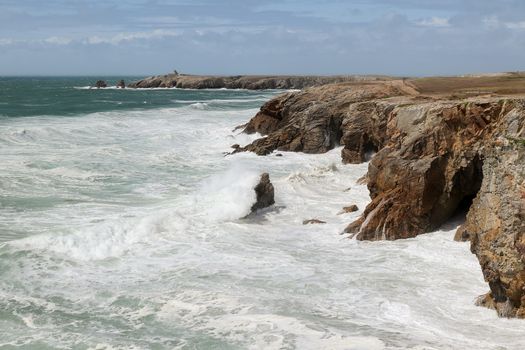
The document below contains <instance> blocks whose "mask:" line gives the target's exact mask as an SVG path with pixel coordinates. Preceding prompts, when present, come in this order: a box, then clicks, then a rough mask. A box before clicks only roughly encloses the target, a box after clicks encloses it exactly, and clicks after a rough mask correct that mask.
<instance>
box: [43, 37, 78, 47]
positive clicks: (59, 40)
mask: <svg viewBox="0 0 525 350" xmlns="http://www.w3.org/2000/svg"><path fill="white" fill-rule="evenodd" d="M72 41H73V40H72V39H69V38H64V37H58V36H52V37H49V38H46V39H44V40H43V42H45V43H47V44H51V45H69V44H71V42H72Z"/></svg>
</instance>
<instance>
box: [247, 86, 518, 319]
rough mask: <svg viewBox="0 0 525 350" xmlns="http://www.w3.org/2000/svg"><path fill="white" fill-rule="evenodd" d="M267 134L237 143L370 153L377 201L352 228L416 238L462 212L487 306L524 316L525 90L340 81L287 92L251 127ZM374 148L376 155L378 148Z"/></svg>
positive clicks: (365, 235) (364, 156) (348, 155)
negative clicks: (510, 92) (440, 91)
mask: <svg viewBox="0 0 525 350" xmlns="http://www.w3.org/2000/svg"><path fill="white" fill-rule="evenodd" d="M244 130H245V131H246V132H248V133H252V132H260V133H261V134H263V135H265V136H266V137H264V138H261V139H258V140H256V141H254V142H253V143H251V144H249V145H246V146H244V147H239V148H237V151H252V152H255V153H257V154H259V155H265V154H269V153H271V152H272V151H274V150H286V151H300V152H305V153H323V152H326V151H328V150H330V149H332V148H333V147H335V146H338V145H343V146H344V147H343V149H342V161H343V162H344V163H359V162H363V161H367V160H369V159H370V158H371V159H370V163H369V170H368V174H367V184H368V188H369V190H370V196H371V202H370V204H369V205H368V206H367V207H366V209H365V210H364V212H363V214H362V216H361V217H360V218H359V219H358V220H357V221H355V222H353V223H351V224H350V225H348V227H347V228H346V230H345V231H346V232H348V233H351V234H352V235H353V236H354V237H356V238H357V239H359V240H393V239H400V238H410V237H415V236H416V235H419V234H422V233H425V232H429V231H432V230H435V229H437V228H439V227H440V225H442V224H443V223H444V222H446V221H447V220H448V219H449V218H451V217H452V216H454V215H456V214H457V213H458V212H461V211H463V212H465V213H467V212H468V214H467V220H466V223H465V224H464V225H462V226H461V227H460V228H459V230H458V233H457V237H458V238H460V239H461V240H470V241H471V249H472V252H473V253H474V254H476V256H477V258H478V259H479V262H480V265H481V269H482V271H483V275H484V277H485V279H486V281H487V282H488V284H489V287H490V290H491V292H490V293H489V294H487V295H486V296H484V297H483V298H482V299H483V301H482V302H481V304H483V305H491V306H493V307H494V308H496V310H498V313H499V314H500V315H501V316H517V317H525V220H524V219H525V167H524V166H523V164H525V141H523V138H524V137H525V98H524V97H522V96H498V95H494V94H493V95H484V96H475V97H469V98H457V96H455V95H454V96H451V95H439V96H437V95H425V94H422V93H421V92H420V90H418V86H417V84H416V83H413V82H407V81H390V82H367V83H361V84H357V83H340V84H331V85H325V86H320V87H315V88H310V89H306V90H304V91H301V92H295V93H287V94H283V95H281V96H278V97H276V98H275V99H273V100H271V101H269V102H268V103H266V104H265V105H264V106H263V107H262V108H261V111H260V112H259V113H258V114H257V115H256V116H255V117H254V118H252V120H250V122H249V123H248V124H246V125H245V126H244ZM373 154H375V155H374V156H373V157H372V155H373Z"/></svg>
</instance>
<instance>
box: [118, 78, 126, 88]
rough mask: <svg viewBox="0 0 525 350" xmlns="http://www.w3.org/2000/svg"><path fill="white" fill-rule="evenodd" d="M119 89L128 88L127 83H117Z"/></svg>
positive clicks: (121, 81) (122, 81)
mask: <svg viewBox="0 0 525 350" xmlns="http://www.w3.org/2000/svg"><path fill="white" fill-rule="evenodd" d="M117 88H118V89H125V88H126V82H125V81H124V80H120V81H119V82H118V83H117Z"/></svg>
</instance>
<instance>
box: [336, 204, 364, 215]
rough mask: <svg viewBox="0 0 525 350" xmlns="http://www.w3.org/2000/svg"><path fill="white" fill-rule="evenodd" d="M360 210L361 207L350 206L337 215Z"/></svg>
mask: <svg viewBox="0 0 525 350" xmlns="http://www.w3.org/2000/svg"><path fill="white" fill-rule="evenodd" d="M358 210H359V207H358V206H357V205H355V204H352V205H349V206H347V207H343V209H342V210H341V211H340V212H339V213H337V215H341V214H346V213H353V212H356V211H358Z"/></svg>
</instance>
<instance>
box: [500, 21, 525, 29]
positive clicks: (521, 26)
mask: <svg viewBox="0 0 525 350" xmlns="http://www.w3.org/2000/svg"><path fill="white" fill-rule="evenodd" d="M505 27H507V28H509V29H525V21H521V22H506V23H505Z"/></svg>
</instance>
